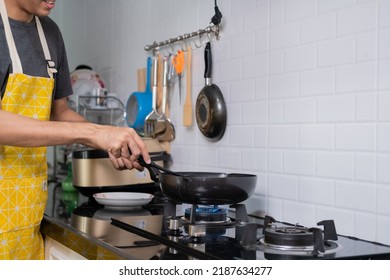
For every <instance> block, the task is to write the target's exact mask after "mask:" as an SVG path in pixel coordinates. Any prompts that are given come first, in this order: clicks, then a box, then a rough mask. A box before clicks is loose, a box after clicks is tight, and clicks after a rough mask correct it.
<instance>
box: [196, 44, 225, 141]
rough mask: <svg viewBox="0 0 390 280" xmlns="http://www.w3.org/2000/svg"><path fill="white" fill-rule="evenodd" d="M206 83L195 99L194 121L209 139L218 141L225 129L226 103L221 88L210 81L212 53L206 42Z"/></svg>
mask: <svg viewBox="0 0 390 280" xmlns="http://www.w3.org/2000/svg"><path fill="white" fill-rule="evenodd" d="M204 59H205V72H204V78H205V83H206V85H205V86H204V87H203V89H202V90H201V91H200V93H199V95H198V98H197V100H196V106H195V108H196V109H195V112H196V122H197V124H198V127H199V130H200V131H201V132H202V134H203V135H204V136H206V137H208V138H210V139H211V140H214V141H218V140H220V139H221V138H222V136H223V134H224V133H225V129H226V118H227V116H226V115H227V112H226V104H225V100H224V98H223V95H222V92H221V90H220V89H219V88H218V86H217V85H215V84H212V83H211V71H212V55H211V44H210V42H207V44H206V47H205V52H204Z"/></svg>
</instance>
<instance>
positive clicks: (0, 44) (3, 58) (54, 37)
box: [0, 17, 73, 99]
mask: <svg viewBox="0 0 390 280" xmlns="http://www.w3.org/2000/svg"><path fill="white" fill-rule="evenodd" d="M39 19H40V21H41V24H42V27H43V31H44V33H45V37H46V40H47V44H48V46H49V50H50V55H51V59H52V60H53V61H54V62H55V67H56V69H57V70H58V73H56V74H55V76H54V77H55V88H54V91H53V97H54V99H59V98H62V97H65V96H69V95H71V94H72V93H73V90H72V85H71V80H70V73H69V66H68V60H67V57H66V52H65V45H64V41H63V38H62V35H61V32H60V30H59V28H58V26H57V24H56V23H55V22H54V21H53V20H52V19H50V18H49V17H40V18H39ZM9 22H10V26H11V31H12V35H13V37H14V40H15V45H16V49H17V50H18V54H19V57H20V60H21V62H22V67H23V73H24V74H26V75H31V76H40V77H49V76H48V73H47V63H46V60H45V56H44V54H43V50H42V46H41V42H40V40H39V36H38V30H37V27H36V24H35V19H34V20H33V21H32V22H30V23H24V22H20V21H16V20H13V19H9ZM11 69H12V64H11V58H10V56H9V51H8V46H7V41H6V38H5V33H4V25H3V21H2V20H1V17H0V90H1V95H3V93H4V90H5V84H6V80H7V77H8V74H9V72H10V71H11Z"/></svg>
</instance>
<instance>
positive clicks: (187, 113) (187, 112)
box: [183, 46, 192, 127]
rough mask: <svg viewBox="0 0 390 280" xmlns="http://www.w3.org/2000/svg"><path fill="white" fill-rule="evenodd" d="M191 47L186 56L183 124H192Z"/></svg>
mask: <svg viewBox="0 0 390 280" xmlns="http://www.w3.org/2000/svg"><path fill="white" fill-rule="evenodd" d="M191 60H192V53H191V47H190V46H189V47H188V48H187V57H186V61H185V62H186V100H185V102H184V108H183V125H184V126H187V127H188V126H192V97H191Z"/></svg>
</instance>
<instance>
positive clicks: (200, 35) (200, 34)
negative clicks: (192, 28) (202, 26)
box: [194, 30, 202, 49]
mask: <svg viewBox="0 0 390 280" xmlns="http://www.w3.org/2000/svg"><path fill="white" fill-rule="evenodd" d="M197 33H198V36H199V42H200V45H199V46H198V45H197V44H196V40H194V44H195V47H196V48H198V49H199V48H200V47H201V46H202V33H200V30H198V32H197Z"/></svg>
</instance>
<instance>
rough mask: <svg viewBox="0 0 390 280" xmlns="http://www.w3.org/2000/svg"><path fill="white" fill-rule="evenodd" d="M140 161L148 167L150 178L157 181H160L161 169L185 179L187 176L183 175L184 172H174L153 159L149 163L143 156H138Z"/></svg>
mask: <svg viewBox="0 0 390 280" xmlns="http://www.w3.org/2000/svg"><path fill="white" fill-rule="evenodd" d="M138 162H139V164H141V165H142V166H143V167H145V168H146V169H148V170H149V173H150V178H151V179H152V180H153V181H155V182H158V181H159V175H160V171H164V172H165V173H168V174H171V175H174V176H178V177H182V178H183V179H186V178H187V177H185V176H183V175H182V174H179V173H177V172H174V171H172V170H170V169H168V168H165V167H162V166H161V165H158V164H157V163H155V162H154V161H151V162H150V163H149V164H147V163H146V162H145V160H144V158H143V157H142V156H140V157H138Z"/></svg>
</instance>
